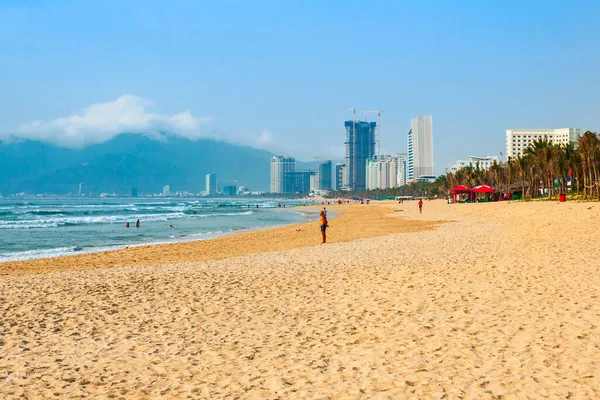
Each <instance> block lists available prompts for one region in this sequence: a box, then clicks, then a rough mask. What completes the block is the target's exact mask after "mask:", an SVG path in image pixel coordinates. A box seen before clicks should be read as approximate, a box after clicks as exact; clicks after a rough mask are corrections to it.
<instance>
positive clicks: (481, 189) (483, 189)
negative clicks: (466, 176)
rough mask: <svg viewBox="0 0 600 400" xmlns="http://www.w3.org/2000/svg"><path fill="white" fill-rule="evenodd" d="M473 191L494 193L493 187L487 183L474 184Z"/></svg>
mask: <svg viewBox="0 0 600 400" xmlns="http://www.w3.org/2000/svg"><path fill="white" fill-rule="evenodd" d="M471 191H472V192H473V193H494V188H493V187H491V186H488V185H479V186H475V187H474V188H473V189H472V190H471Z"/></svg>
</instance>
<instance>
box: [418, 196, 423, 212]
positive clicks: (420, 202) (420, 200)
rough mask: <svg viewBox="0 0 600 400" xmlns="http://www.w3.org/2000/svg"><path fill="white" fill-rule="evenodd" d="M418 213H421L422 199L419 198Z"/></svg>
mask: <svg viewBox="0 0 600 400" xmlns="http://www.w3.org/2000/svg"><path fill="white" fill-rule="evenodd" d="M419 214H423V199H419Z"/></svg>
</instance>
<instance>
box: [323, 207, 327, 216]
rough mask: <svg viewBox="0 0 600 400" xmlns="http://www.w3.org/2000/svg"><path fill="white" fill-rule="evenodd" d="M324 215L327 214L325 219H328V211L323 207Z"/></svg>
mask: <svg viewBox="0 0 600 400" xmlns="http://www.w3.org/2000/svg"><path fill="white" fill-rule="evenodd" d="M323 214H325V218H327V209H326V208H325V207H323Z"/></svg>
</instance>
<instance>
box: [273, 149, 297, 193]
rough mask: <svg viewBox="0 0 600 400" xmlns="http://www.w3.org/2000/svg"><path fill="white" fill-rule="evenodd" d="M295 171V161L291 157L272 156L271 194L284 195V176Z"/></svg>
mask: <svg viewBox="0 0 600 400" xmlns="http://www.w3.org/2000/svg"><path fill="white" fill-rule="evenodd" d="M295 170H296V160H295V159H294V158H292V157H284V156H274V157H272V158H271V193H285V174H286V173H288V172H294V171H295Z"/></svg>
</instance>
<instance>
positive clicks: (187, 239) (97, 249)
mask: <svg viewBox="0 0 600 400" xmlns="http://www.w3.org/2000/svg"><path fill="white" fill-rule="evenodd" d="M303 207H305V206H296V207H290V208H287V209H284V211H286V212H287V211H294V210H296V212H297V213H298V214H300V215H301V218H302V219H303V220H304V221H303V222H283V223H281V224H275V225H271V226H250V227H247V228H232V229H229V230H227V231H223V232H220V233H216V234H214V233H212V234H208V235H207V237H204V238H202V237H195V236H197V235H202V233H195V234H190V235H185V236H180V237H179V238H173V240H164V239H163V240H157V241H155V242H152V241H149V242H145V243H132V244H126V243H125V244H119V245H112V246H111V245H105V246H88V247H85V248H83V249H82V251H77V252H75V251H72V247H62V248H61V247H56V248H51V249H33V250H27V251H22V252H18V253H14V254H24V253H44V252H49V251H54V250H60V249H71V250H69V251H68V252H67V253H64V254H51V255H41V256H40V255H38V256H32V257H31V258H20V259H18V258H17V259H5V260H0V271H1V265H2V264H3V263H9V262H27V261H35V260H42V259H59V258H63V257H73V256H80V255H88V254H96V253H106V252H113V251H119V250H125V249H128V248H135V247H144V246H159V245H170V244H179V243H192V242H199V241H204V240H212V239H216V238H219V237H225V236H229V235H235V234H237V233H244V232H254V231H260V230H263V229H273V228H280V227H284V226H289V225H293V224H297V223H304V222H311V220H313V217H311V216H310V213H306V212H303V211H297V210H298V209H299V208H303ZM274 210H278V211H282V210H281V209H267V211H269V212H271V211H274ZM0 275H2V274H1V273H0Z"/></svg>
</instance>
